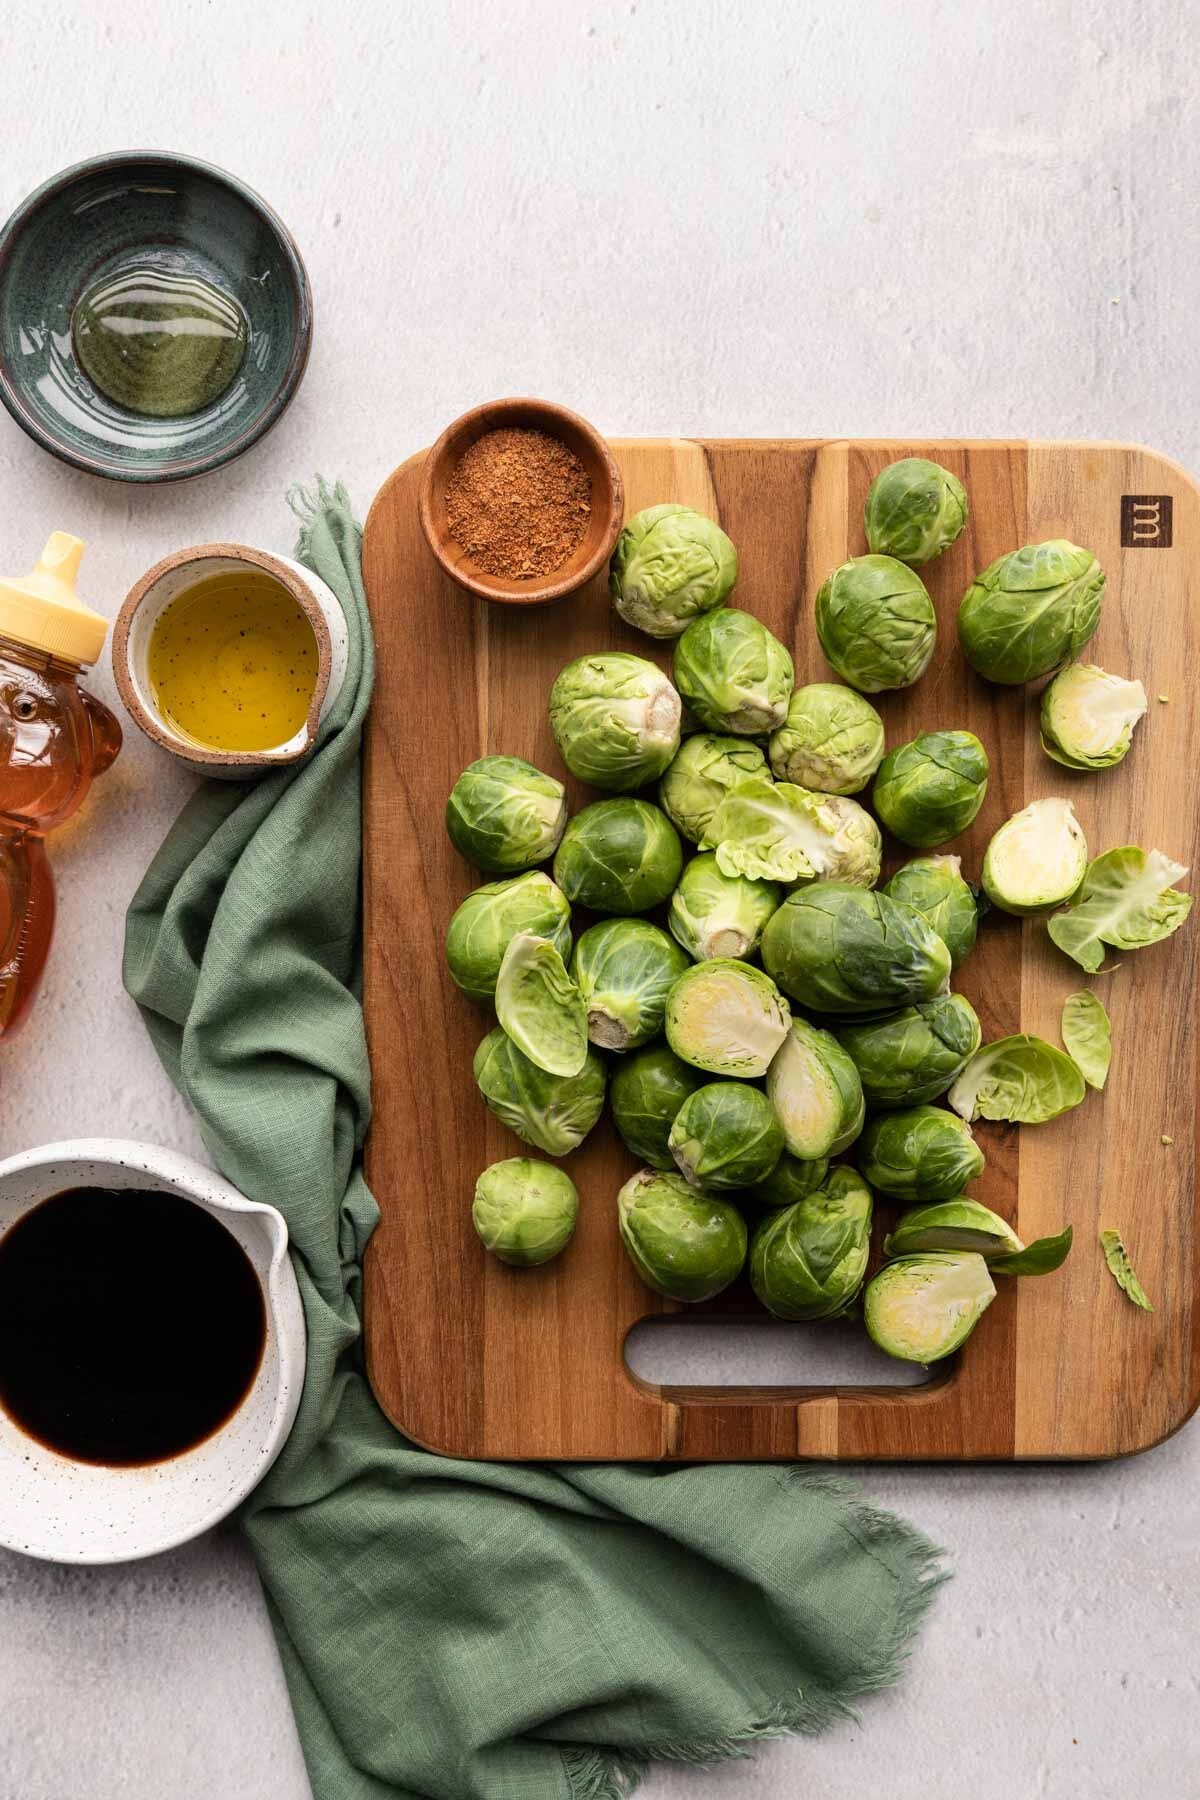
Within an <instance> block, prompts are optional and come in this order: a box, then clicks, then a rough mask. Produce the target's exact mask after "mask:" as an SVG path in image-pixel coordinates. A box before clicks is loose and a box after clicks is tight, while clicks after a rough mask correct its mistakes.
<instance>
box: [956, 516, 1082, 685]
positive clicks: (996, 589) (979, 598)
mask: <svg viewBox="0 0 1200 1800" xmlns="http://www.w3.org/2000/svg"><path fill="white" fill-rule="evenodd" d="M1103 599H1104V570H1103V569H1102V568H1101V567H1100V564H1099V563H1098V562H1097V561H1096V559H1095V557H1094V556H1093V555H1092V553H1091V551H1090V550H1081V549H1080V548H1079V546H1078V545H1077V544H1069V543H1068V542H1067V541H1066V539H1065V538H1053V539H1051V540H1050V541H1049V542H1048V543H1044V544H1026V545H1025V547H1024V549H1022V550H1012V551H1010V552H1009V553H1008V554H1007V555H1006V556H1000V557H997V559H996V561H995V562H994V563H992V564H991V565H990V566H989V567H988V568H986V569H985V570H984V571H983V573H982V575H977V576H976V577H975V580H974V581H973V582H972V583H971V586H970V587H969V588H968V589H967V591H966V593H965V594H964V595H963V598H962V604H961V605H960V607H959V609H958V641H959V643H960V644H961V645H962V651H963V655H964V656H965V657H966V659H967V661H968V662H969V663H970V665H971V667H972V668H973V669H975V670H976V671H977V672H978V673H979V674H980V675H982V676H984V677H985V678H986V680H988V681H996V682H1000V683H1002V684H1006V685H1009V686H1015V685H1016V684H1017V683H1018V682H1022V681H1036V680H1037V678H1038V676H1039V675H1048V674H1049V673H1050V671H1051V669H1057V668H1060V667H1061V666H1062V664H1063V663H1065V662H1072V661H1074V659H1075V658H1076V657H1077V656H1078V655H1079V653H1080V651H1081V650H1082V649H1083V647H1084V645H1085V644H1086V643H1087V642H1088V640H1089V638H1091V637H1092V635H1093V633H1094V632H1095V630H1096V627H1097V625H1098V624H1099V623H1100V606H1101V602H1102V601H1103Z"/></svg>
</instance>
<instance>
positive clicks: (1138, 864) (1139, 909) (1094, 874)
mask: <svg viewBox="0 0 1200 1800" xmlns="http://www.w3.org/2000/svg"><path fill="white" fill-rule="evenodd" d="M1186 874H1187V870H1186V869H1185V868H1184V866H1183V864H1182V863H1177V862H1172V860H1171V858H1170V857H1169V856H1164V855H1163V853H1162V851H1161V850H1139V849H1137V848H1136V846H1135V845H1133V844H1126V845H1124V846H1123V847H1122V848H1121V849H1119V850H1106V851H1105V853H1104V855H1103V856H1098V857H1097V858H1096V860H1095V862H1093V863H1090V864H1089V865H1088V871H1087V874H1086V875H1085V876H1084V878H1083V881H1082V884H1081V885H1080V888H1079V892H1078V893H1077V894H1076V895H1075V897H1074V901H1073V903H1072V904H1071V905H1070V906H1069V907H1068V908H1067V910H1066V912H1061V913H1056V914H1055V916H1054V918H1052V919H1051V920H1050V922H1049V924H1048V925H1047V927H1046V929H1047V931H1048V932H1049V933H1050V936H1051V938H1052V939H1053V941H1054V942H1055V943H1056V944H1057V945H1058V947H1059V949H1060V950H1064V951H1065V952H1066V954H1067V955H1068V956H1070V957H1072V958H1073V959H1074V961H1075V962H1077V963H1078V964H1079V966H1080V968H1081V969H1086V970H1087V971H1088V973H1089V975H1094V974H1095V973H1096V971H1097V969H1099V967H1100V965H1101V964H1102V963H1103V961H1104V946H1105V945H1106V944H1108V945H1110V946H1111V948H1112V949H1114V950H1140V949H1141V948H1142V947H1143V946H1144V945H1146V944H1157V943H1159V942H1161V940H1162V939H1163V938H1168V937H1170V936H1171V933H1172V932H1174V931H1178V930H1179V927H1180V926H1181V925H1182V924H1183V921H1184V920H1185V919H1186V918H1187V916H1188V914H1189V913H1190V912H1191V910H1192V896H1191V895H1190V894H1181V893H1180V892H1179V891H1178V889H1176V888H1174V887H1172V886H1171V883H1172V882H1174V881H1182V880H1183V877H1184V876H1185V875H1186Z"/></svg>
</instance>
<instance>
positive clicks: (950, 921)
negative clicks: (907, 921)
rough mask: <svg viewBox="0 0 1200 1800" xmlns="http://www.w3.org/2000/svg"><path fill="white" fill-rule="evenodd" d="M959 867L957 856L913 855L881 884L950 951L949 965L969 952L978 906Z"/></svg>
mask: <svg viewBox="0 0 1200 1800" xmlns="http://www.w3.org/2000/svg"><path fill="white" fill-rule="evenodd" d="M961 870H962V861H961V859H960V858H959V857H957V856H914V857H913V859H912V861H911V862H906V863H905V864H904V865H903V867H902V868H899V869H897V870H896V873H895V874H894V875H893V876H892V878H891V880H890V881H885V882H884V884H883V891H884V893H885V894H886V895H887V896H888V898H889V900H902V901H903V902H904V904H905V905H906V906H911V907H913V908H914V909H915V910H916V911H917V912H919V913H920V914H921V916H922V918H923V919H925V920H926V921H927V923H928V924H930V925H931V926H932V927H933V929H934V930H935V931H936V932H937V934H938V936H939V937H940V938H941V940H942V942H943V943H944V944H945V946H946V948H947V950H949V952H950V967H951V968H952V969H957V968H958V966H959V964H960V963H964V962H965V961H966V960H967V957H968V956H970V954H971V952H972V950H973V949H974V948H975V933H976V931H977V930H978V927H979V907H978V905H977V904H976V900H975V895H974V894H973V893H972V891H971V888H970V886H969V885H968V883H967V882H965V881H964V880H963V878H962V874H961Z"/></svg>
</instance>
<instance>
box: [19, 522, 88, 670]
mask: <svg viewBox="0 0 1200 1800" xmlns="http://www.w3.org/2000/svg"><path fill="white" fill-rule="evenodd" d="M82 555H83V539H82V538H77V537H72V536H71V534H70V532H69V531H54V532H51V534H50V536H49V537H48V538H47V540H46V548H45V549H44V550H43V551H42V554H41V556H40V557H39V558H38V561H37V566H36V568H35V569H34V570H33V572H32V573H31V574H29V575H25V576H21V577H19V578H18V579H16V580H12V581H4V580H0V637H6V638H14V639H15V640H16V642H17V643H19V644H29V645H30V646H31V647H32V648H33V649H35V650H44V651H45V652H46V654H47V655H48V656H61V657H63V658H64V659H65V660H66V661H67V662H73V663H94V662H95V660H96V658H97V657H98V656H99V654H100V652H101V650H103V648H104V640H105V638H106V637H107V635H108V620H107V619H106V618H105V617H104V616H103V614H101V613H98V612H93V611H92V609H91V607H90V606H85V605H84V604H83V601H82V600H80V598H79V597H78V595H77V594H76V592H75V577H76V575H77V574H78V572H79V559H80V557H81V556H82Z"/></svg>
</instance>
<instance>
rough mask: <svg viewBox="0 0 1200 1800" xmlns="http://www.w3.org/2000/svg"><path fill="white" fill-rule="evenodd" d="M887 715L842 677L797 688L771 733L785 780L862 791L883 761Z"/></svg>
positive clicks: (774, 760) (776, 765) (826, 789)
mask: <svg viewBox="0 0 1200 1800" xmlns="http://www.w3.org/2000/svg"><path fill="white" fill-rule="evenodd" d="M883 751H884V738H883V720H882V719H881V718H880V716H879V714H878V713H877V712H876V711H875V708H874V707H873V706H872V705H871V702H870V701H869V700H864V699H863V697H862V695H861V694H857V693H855V691H854V689H853V688H848V687H841V686H839V684H838V683H837V682H836V681H814V682H810V684H809V685H808V686H807V687H801V688H797V689H796V691H795V693H794V694H793V695H792V697H791V699H790V700H789V701H788V711H787V718H786V719H785V720H784V722H783V724H782V725H781V726H780V727H779V729H778V731H775V732H773V733H772V735H771V743H770V752H771V768H772V769H773V770H774V772H775V774H776V775H777V776H778V777H779V779H780V781H792V782H795V783H796V785H797V786H798V787H804V788H814V789H815V790H816V791H817V793H820V794H857V793H859V792H861V790H862V789H863V788H865V787H866V785H867V783H868V781H870V779H871V777H872V775H873V774H874V773H875V771H876V769H877V768H878V767H879V765H880V763H881V762H882V761H883Z"/></svg>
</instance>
